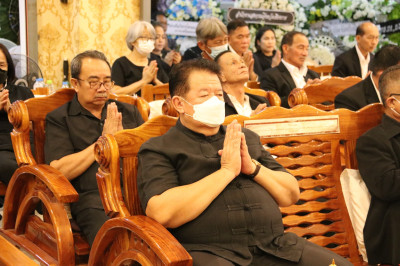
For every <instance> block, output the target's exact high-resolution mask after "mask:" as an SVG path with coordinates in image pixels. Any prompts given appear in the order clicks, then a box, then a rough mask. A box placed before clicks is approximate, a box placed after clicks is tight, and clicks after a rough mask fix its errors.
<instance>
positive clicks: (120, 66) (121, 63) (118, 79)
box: [111, 56, 169, 96]
mask: <svg viewBox="0 0 400 266" xmlns="http://www.w3.org/2000/svg"><path fill="white" fill-rule="evenodd" d="M152 60H156V61H157V65H158V66H161V65H162V60H161V58H154V57H153V58H152V57H150V59H149V64H150V62H151V61H152ZM143 68H144V67H143V66H137V65H135V64H134V63H132V62H131V61H130V60H129V59H128V58H127V57H126V56H122V57H120V58H118V59H117V60H115V62H114V64H113V66H112V69H111V78H112V80H113V81H114V82H115V85H117V86H120V87H125V86H128V85H130V84H132V83H135V82H137V81H139V80H141V79H142V73H143ZM157 78H158V79H159V80H160V81H161V82H163V83H168V81H169V79H168V75H167V73H165V71H164V69H163V68H162V67H159V68H158V72H157ZM153 85H154V84H153ZM136 94H137V95H139V96H140V90H139V91H138V92H137V93H136Z"/></svg>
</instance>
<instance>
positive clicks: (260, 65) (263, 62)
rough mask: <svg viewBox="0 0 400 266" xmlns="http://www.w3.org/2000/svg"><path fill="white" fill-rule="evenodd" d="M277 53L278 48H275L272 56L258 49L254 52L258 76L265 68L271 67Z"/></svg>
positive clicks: (255, 70) (255, 69)
mask: <svg viewBox="0 0 400 266" xmlns="http://www.w3.org/2000/svg"><path fill="white" fill-rule="evenodd" d="M275 54H276V50H274V52H273V54H272V55H271V56H266V55H265V54H264V53H263V52H262V51H257V52H256V53H254V54H253V58H254V72H256V74H257V75H258V76H261V75H262V73H263V71H264V70H267V69H268V68H271V63H272V58H273V57H274V56H275ZM256 65H257V67H256Z"/></svg>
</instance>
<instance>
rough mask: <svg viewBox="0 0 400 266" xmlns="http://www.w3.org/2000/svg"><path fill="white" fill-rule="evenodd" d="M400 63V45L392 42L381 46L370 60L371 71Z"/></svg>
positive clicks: (374, 71)
mask: <svg viewBox="0 0 400 266" xmlns="http://www.w3.org/2000/svg"><path fill="white" fill-rule="evenodd" d="M398 63H400V47H399V46H397V45H393V44H388V45H385V46H383V47H382V48H381V49H380V50H379V51H378V52H377V53H376V54H375V56H374V58H373V59H372V62H371V70H372V73H374V74H376V73H377V72H378V71H382V70H385V69H387V68H388V67H391V66H394V65H397V64H398Z"/></svg>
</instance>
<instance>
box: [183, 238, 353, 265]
mask: <svg viewBox="0 0 400 266" xmlns="http://www.w3.org/2000/svg"><path fill="white" fill-rule="evenodd" d="M250 250H251V253H252V255H253V261H252V262H251V264H250V265H253V266H274V265H277V266H278V265H279V266H294V265H296V266H328V265H329V264H331V263H332V259H334V260H335V263H336V265H338V266H347V265H348V266H352V264H351V263H350V261H348V260H347V259H345V258H343V257H341V256H339V255H337V254H336V253H334V252H332V251H330V250H328V249H326V248H323V247H320V246H318V245H316V244H313V243H311V242H309V241H307V242H306V244H305V246H304V250H303V254H302V256H301V259H300V261H299V262H298V263H295V262H290V261H287V260H283V259H279V258H277V257H274V256H271V255H268V254H266V253H264V252H262V251H261V250H259V249H258V248H256V247H254V248H252V247H251V248H250ZM189 254H190V255H191V256H192V258H193V266H206V265H207V266H208V265H213V266H235V265H237V264H234V263H232V262H231V261H229V260H226V259H224V258H221V257H218V256H216V255H214V254H212V253H209V252H202V251H190V252H189Z"/></svg>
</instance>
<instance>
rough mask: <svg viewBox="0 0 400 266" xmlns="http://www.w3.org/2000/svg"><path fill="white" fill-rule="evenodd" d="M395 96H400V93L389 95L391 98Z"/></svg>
mask: <svg viewBox="0 0 400 266" xmlns="http://www.w3.org/2000/svg"><path fill="white" fill-rule="evenodd" d="M393 95H395V96H400V93H391V94H389V97H392V96H393Z"/></svg>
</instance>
